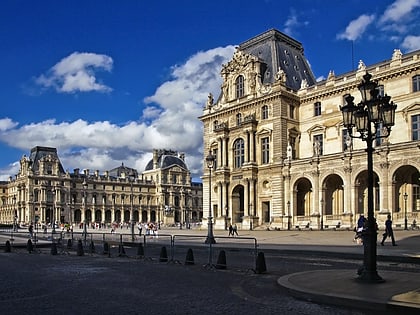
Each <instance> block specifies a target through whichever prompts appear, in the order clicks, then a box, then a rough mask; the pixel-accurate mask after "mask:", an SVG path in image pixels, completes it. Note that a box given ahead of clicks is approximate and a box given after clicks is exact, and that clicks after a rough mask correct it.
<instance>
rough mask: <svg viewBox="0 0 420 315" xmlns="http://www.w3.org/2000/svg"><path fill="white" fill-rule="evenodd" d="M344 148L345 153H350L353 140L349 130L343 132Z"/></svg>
mask: <svg viewBox="0 0 420 315" xmlns="http://www.w3.org/2000/svg"><path fill="white" fill-rule="evenodd" d="M342 135H343V137H342V146H343V151H348V150H350V149H351V144H352V140H351V137H350V136H349V132H348V130H347V129H343V132H342Z"/></svg>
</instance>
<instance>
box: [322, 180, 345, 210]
mask: <svg viewBox="0 0 420 315" xmlns="http://www.w3.org/2000/svg"><path fill="white" fill-rule="evenodd" d="M343 184H344V182H343V180H342V179H341V177H340V176H338V175H336V174H332V175H329V176H327V177H326V178H325V180H324V184H323V185H322V200H323V207H324V209H322V210H323V215H339V214H342V213H343V212H344V189H343Z"/></svg>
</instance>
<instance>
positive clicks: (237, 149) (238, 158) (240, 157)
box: [233, 139, 245, 168]
mask: <svg viewBox="0 0 420 315" xmlns="http://www.w3.org/2000/svg"><path fill="white" fill-rule="evenodd" d="M244 148H245V145H244V140H243V139H237V140H235V142H234V143H233V160H234V167H235V168H240V167H242V164H244V156H245V149H244Z"/></svg>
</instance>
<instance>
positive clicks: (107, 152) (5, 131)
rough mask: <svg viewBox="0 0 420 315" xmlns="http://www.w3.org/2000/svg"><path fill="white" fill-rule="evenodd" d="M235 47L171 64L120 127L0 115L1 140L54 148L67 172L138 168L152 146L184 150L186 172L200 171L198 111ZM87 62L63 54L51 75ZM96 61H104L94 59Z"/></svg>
mask: <svg viewBox="0 0 420 315" xmlns="http://www.w3.org/2000/svg"><path fill="white" fill-rule="evenodd" d="M234 50H235V48H234V46H227V47H223V48H215V49H211V50H208V51H203V52H199V53H197V54H195V55H193V56H191V57H190V58H189V59H188V60H187V61H186V62H185V63H184V64H182V65H177V66H174V67H173V68H172V73H171V75H172V76H171V80H170V81H167V82H164V83H163V84H161V85H160V86H159V87H158V88H157V89H156V91H155V93H154V94H153V95H151V96H149V97H146V98H145V99H144V102H145V103H147V104H149V106H148V107H147V108H146V109H145V110H144V111H143V113H142V117H141V118H140V120H139V121H138V122H129V123H127V124H125V125H122V126H121V125H116V124H113V123H112V122H109V121H98V122H87V121H84V120H81V119H79V120H76V121H73V122H56V121H55V120H46V121H42V122H36V123H32V124H28V125H25V126H21V127H19V128H16V126H17V124H16V123H13V122H11V121H10V120H7V119H3V120H0V139H1V140H2V142H4V143H6V144H7V145H9V146H11V147H15V148H20V149H22V150H28V148H31V147H32V146H34V144H38V145H42V146H51V147H56V148H57V150H58V154H59V156H60V159H61V161H62V163H63V166H64V167H65V168H67V169H69V170H70V171H72V170H73V169H74V168H80V169H85V168H86V169H87V168H88V169H91V170H94V169H95V170H96V169H98V170H99V171H100V172H103V171H105V170H109V169H112V168H114V167H116V166H118V165H120V164H121V163H122V162H124V165H127V166H130V167H135V168H136V169H138V170H139V171H143V170H144V167H145V166H146V164H147V162H148V161H149V160H150V158H151V152H152V149H154V148H157V149H174V150H177V151H179V152H185V153H186V162H187V165H188V167H189V169H190V171H191V172H192V174H193V176H199V174H200V173H201V170H202V161H203V156H202V141H203V133H202V124H201V122H200V121H199V120H198V116H200V115H202V109H203V106H204V104H205V102H206V100H207V95H208V93H213V95H215V96H216V97H217V96H218V95H219V93H220V86H221V83H222V78H221V76H220V70H221V65H222V64H223V63H226V62H227V61H228V60H230V58H231V57H232V55H233V52H234ZM94 60H96V59H95V58H94ZM75 61H78V62H75ZM87 64H88V63H87V62H86V59H83V60H81V59H79V58H75V59H74V61H73V62H70V60H69V59H66V61H62V62H60V63H59V64H57V65H56V66H54V73H55V76H56V77H62V76H66V75H67V74H68V73H69V72H71V69H79V70H80V69H82V71H83V69H85V68H86V66H87ZM90 64H93V61H92V62H91V63H90ZM100 64H103V63H102V62H100V61H97V62H96V63H95V65H100ZM110 66H111V65H110V64H109V67H110ZM76 72H77V71H76ZM2 125H3V126H4V128H1V126H2ZM13 170H14V169H13ZM10 174H13V175H14V174H16V173H15V172H14V173H13V172H10V173H7V172H6V171H5V170H0V178H4V177H5V176H6V175H7V176H6V177H8V176H9V175H10Z"/></svg>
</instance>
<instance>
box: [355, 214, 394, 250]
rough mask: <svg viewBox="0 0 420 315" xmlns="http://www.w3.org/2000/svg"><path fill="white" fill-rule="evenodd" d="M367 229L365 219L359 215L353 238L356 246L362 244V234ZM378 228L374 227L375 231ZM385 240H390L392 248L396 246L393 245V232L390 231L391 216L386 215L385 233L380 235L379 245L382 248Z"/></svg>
mask: <svg viewBox="0 0 420 315" xmlns="http://www.w3.org/2000/svg"><path fill="white" fill-rule="evenodd" d="M367 228H368V222H367V219H366V218H365V216H364V215H363V214H361V215H360V217H359V219H358V220H357V226H356V227H355V232H356V235H355V236H354V241H356V242H357V243H358V244H362V243H363V232H364V231H366V229H367ZM378 230H379V228H378V226H377V225H376V231H378ZM387 238H390V239H391V243H392V246H397V244H396V243H395V237H394V230H393V229H392V220H391V215H390V214H388V216H387V220H386V221H385V232H384V233H383V234H382V241H381V245H382V246H384V245H385V244H384V243H385V240H386V239H387Z"/></svg>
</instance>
